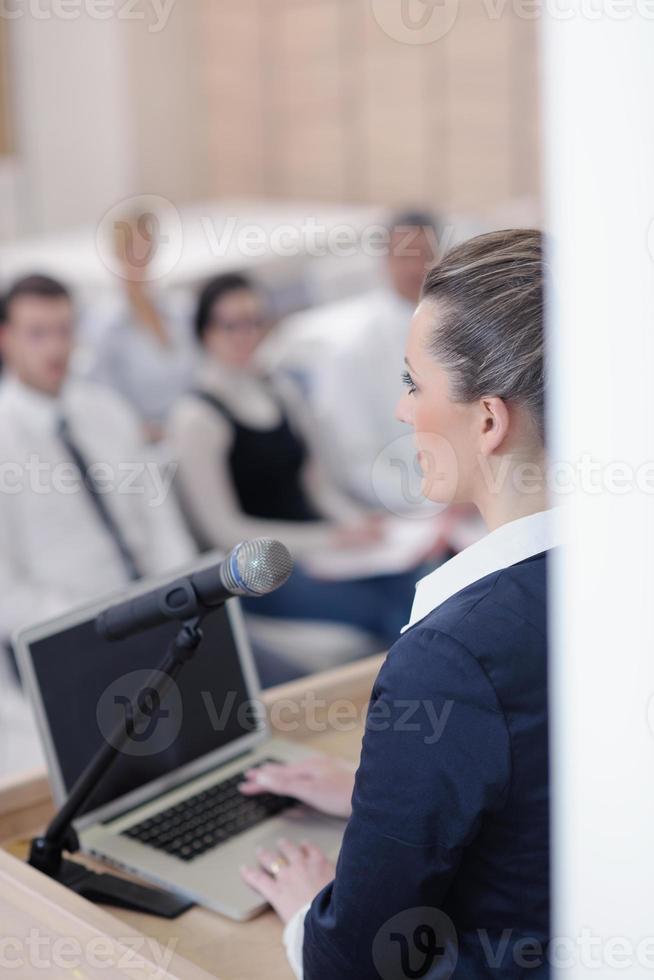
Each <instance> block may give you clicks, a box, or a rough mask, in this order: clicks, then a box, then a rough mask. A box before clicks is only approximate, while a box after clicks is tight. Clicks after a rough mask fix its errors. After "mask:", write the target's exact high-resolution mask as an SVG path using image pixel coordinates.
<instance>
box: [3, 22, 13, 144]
mask: <svg viewBox="0 0 654 980" xmlns="http://www.w3.org/2000/svg"><path fill="white" fill-rule="evenodd" d="M8 54H9V46H8V43H7V26H6V22H5V20H4V18H2V17H0V156H6V155H7V154H8V153H9V152H10V150H11V139H10V123H9V72H8Z"/></svg>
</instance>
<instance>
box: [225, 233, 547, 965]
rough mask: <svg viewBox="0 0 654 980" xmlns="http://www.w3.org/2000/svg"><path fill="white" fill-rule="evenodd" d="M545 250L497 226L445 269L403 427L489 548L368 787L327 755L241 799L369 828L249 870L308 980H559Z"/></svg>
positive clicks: (276, 773)
mask: <svg viewBox="0 0 654 980" xmlns="http://www.w3.org/2000/svg"><path fill="white" fill-rule="evenodd" d="M542 248H543V242H542V238H541V235H540V234H539V233H538V232H536V231H503V232H496V233H493V234H489V235H483V236H480V237H478V238H475V239H473V240H471V241H469V242H467V243H465V244H463V245H460V246H458V247H456V248H454V249H453V250H452V251H451V252H450V253H449V254H448V255H446V256H445V258H444V259H443V260H442V262H441V263H440V264H439V265H438V266H437V267H436V268H434V269H433V270H431V271H430V272H429V273H428V274H427V278H426V281H425V285H424V290H423V297H422V300H421V302H420V305H419V306H418V309H417V311H416V313H415V316H414V319H413V322H412V327H411V331H410V336H409V340H408V344H407V349H406V366H405V367H406V374H405V382H406V386H407V387H406V393H405V395H404V397H403V398H402V400H401V402H400V404H399V406H398V409H397V413H398V416H399V417H400V418H401V419H403V420H404V421H405V422H407V424H409V425H411V426H412V427H413V428H414V430H415V439H416V446H417V450H418V459H419V461H420V465H421V467H422V470H423V474H424V482H423V491H424V493H425V495H426V496H427V497H428V498H430V499H432V500H436V501H440V502H457V503H472V504H474V505H475V506H476V507H477V508H478V510H479V512H480V513H481V515H482V517H483V519H484V521H485V524H486V526H487V528H488V535H487V536H486V537H485V538H484V539H482V540H481V541H480V542H478V543H477V544H475V545H472V546H471V547H470V548H468V549H466V550H465V551H463V552H461V553H460V554H459V555H457V556H456V557H455V558H453V559H451V560H450V561H449V562H447V563H446V564H444V565H443V566H441V567H440V568H438V569H437V570H436V571H434V572H432V573H431V574H430V575H428V576H427V577H426V578H424V579H423V580H422V581H421V582H420V583H419V584H418V587H417V590H416V595H415V600H414V604H413V609H412V611H411V615H410V617H409V616H407V619H408V620H409V624H408V629H406V630H405V631H404V632H403V633H402V635H401V636H400V638H399V639H398V640H397V642H396V643H395V644H394V646H393V647H392V648H391V650H390V652H389V654H388V656H387V658H386V660H385V662H384V665H383V666H382V668H381V671H380V673H379V675H378V677H377V680H376V682H375V684H374V688H373V691H372V697H371V704H370V709H369V714H368V719H367V723H366V731H365V735H364V739H363V745H362V752H361V759H360V764H359V768H358V771H357V772H356V775H354V774H353V773H352V772H351V771H350V770H349V769H348V768H347V767H346V766H345V765H343V764H341V763H339V762H337V761H333V760H329V759H314V760H310V761H309V762H305V763H302V764H300V765H296V766H288V767H283V766H274V765H270V766H268V767H263V768H262V769H261V770H255V771H253V772H251V773H249V774H248V776H247V780H246V782H245V783H244V784H243V786H242V791H243V792H244V793H246V794H256V793H258V792H271V791H272V792H278V793H282V794H290V795H293V796H295V797H297V798H299V799H301V800H304V801H305V802H306V803H308V804H310V805H313V806H315V807H316V808H318V809H320V810H323V811H325V812H329V813H332V814H339V815H341V816H344V817H347V818H349V819H348V824H347V828H346V831H345V836H344V840H343V845H342V849H341V853H340V856H339V860H338V864H337V866H336V867H335V868H334V867H332V866H330V864H329V862H328V861H327V860H326V859H325V857H324V856H323V855H322V854H320V852H319V851H317V850H316V849H315V848H314V847H311V846H306V845H304V844H302V842H300V841H281V842H280V843H279V849H278V851H277V852H273V851H266V852H262V853H260V854H259V856H258V857H259V866H258V867H256V868H247V869H244V871H243V874H244V877H245V879H246V881H247V882H248V883H249V884H250V885H251V886H252V888H254V889H255V890H256V891H258V892H259V893H260V894H261V895H263V896H264V897H265V898H267V899H268V900H269V901H270V903H271V904H272V905H273V907H274V908H275V909H276V910H277V912H278V913H279V914H280V916H281V917H282V919H283V920H284V921H285V922H286V923H287V926H286V932H285V942H286V945H287V949H288V953H289V958H290V961H291V964H292V966H293V968H294V970H295V973H296V975H297V976H302V975H303V976H304V980H341V978H343V980H346V978H347V980H351V978H355V977H356V980H368V978H370V980H373V978H374V980H379V977H380V976H381V977H387V976H388V977H396V976H397V977H404V976H428V977H430V978H434V977H439V978H441V977H449V976H456V977H460V978H462V980H476V978H482V977H484V978H486V977H501V978H518V977H519V978H523V977H534V978H536V977H538V978H539V980H540V978H542V977H546V976H548V966H547V950H546V944H547V941H548V937H549V788H548V722H547V609H546V574H547V563H548V555H549V554H550V552H551V550H552V548H553V547H555V546H556V545H557V544H558V533H557V529H556V526H555V522H554V520H553V517H552V512H548V509H547V508H548V503H547V493H546V485H545V482H546V481H545V448H544V422H543V401H544V370H543V256H542ZM398 369H399V367H398Z"/></svg>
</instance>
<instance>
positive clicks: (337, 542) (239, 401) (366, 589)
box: [169, 274, 419, 645]
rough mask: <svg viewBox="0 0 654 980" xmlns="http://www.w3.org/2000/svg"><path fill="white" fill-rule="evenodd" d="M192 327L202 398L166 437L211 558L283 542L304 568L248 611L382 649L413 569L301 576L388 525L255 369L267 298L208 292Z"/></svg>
mask: <svg viewBox="0 0 654 980" xmlns="http://www.w3.org/2000/svg"><path fill="white" fill-rule="evenodd" d="M195 328H196V333H197V337H198V340H199V342H200V344H201V346H202V350H203V354H204V361H203V364H202V366H201V368H200V370H199V374H198V378H197V388H196V390H195V391H194V392H193V393H192V394H190V395H188V396H186V397H183V398H182V399H181V400H180V401H179V403H178V405H177V406H176V408H175V410H174V412H173V414H172V417H171V423H170V428H169V439H170V443H171V449H172V455H173V458H174V460H175V462H176V464H177V479H178V489H179V492H180V497H181V499H182V502H183V505H184V510H185V512H186V514H187V517H188V519H189V522H190V524H191V526H192V528H193V530H194V533H195V535H196V539H197V540H198V542H199V544H200V546H201V547H203V548H220V549H223V550H225V551H226V550H228V549H230V548H231V547H233V545H235V544H236V543H237V542H239V541H241V540H243V539H246V538H257V537H272V538H278V539H279V540H280V541H282V542H283V543H284V544H285V545H286V546H287V547H288V548H289V550H290V551H291V553H292V554H293V556H294V558H296V559H297V560H298V564H297V565H296V568H295V570H294V572H293V574H292V576H291V578H290V579H289V581H288V582H287V583H286V585H284V586H283V587H282V588H281V589H278V590H277V591H276V592H274V593H271V594H270V595H267V596H263V597H261V598H257V599H254V600H244V602H243V605H244V606H245V608H246V609H248V610H250V611H251V612H253V613H258V614H260V615H263V616H272V617H281V618H284V619H307V620H318V621H331V622H339V623H347V624H349V625H352V626H356V627H360V628H362V629H364V630H366V631H367V632H369V633H371V634H373V635H375V636H376V637H377V638H378V642H379V643H380V644H383V645H386V644H387V643H388V642H390V641H391V640H392V638H393V637H394V635H396V632H397V630H398V629H399V628H400V626H401V625H402V623H403V622H404V621H405V619H406V612H407V609H408V608H409V607H410V604H411V601H412V598H413V592H414V587H415V581H416V578H417V577H418V575H419V573H418V572H417V571H416V572H415V573H414V572H408V573H401V574H393V575H379V576H374V577H371V578H358V579H353V580H348V581H326V580H321V579H317V578H315V577H313V576H312V575H311V574H309V573H308V572H307V571H306V569H305V568H303V567H302V561H303V559H307V558H310V557H311V556H315V555H317V554H320V553H321V552H323V551H324V550H325V549H330V548H341V549H342V548H351V549H352V550H353V551H354V550H356V549H365V548H366V547H370V546H371V545H374V544H375V543H377V542H378V541H379V540H380V538H381V536H382V534H383V528H382V519H381V518H380V516H379V515H378V514H371V513H370V512H369V511H367V510H365V509H364V508H362V507H361V506H359V505H357V504H356V503H354V502H353V501H352V500H351V499H349V498H348V497H346V496H345V495H344V494H343V493H341V492H340V491H339V490H337V489H336V488H335V486H334V484H333V481H331V480H329V479H328V477H327V475H326V473H325V472H324V470H323V468H322V466H321V465H320V462H319V454H318V452H317V434H316V432H315V429H314V427H313V426H312V425H311V423H310V420H309V418H308V414H309V413H308V412H307V410H306V406H305V405H304V403H303V402H302V401H301V400H300V399H299V396H298V394H297V392H296V391H294V389H293V386H292V385H290V384H283V383H282V381H281V380H280V379H278V380H277V381H276V382H275V383H273V382H272V381H271V380H270V379H269V378H268V377H267V376H266V375H265V374H264V373H263V372H262V371H261V369H260V368H259V367H258V366H257V361H256V352H257V350H258V348H259V345H260V344H261V342H262V340H263V338H264V337H265V335H266V333H267V332H268V329H269V322H268V318H267V315H266V309H265V303H264V298H263V296H262V293H261V292H260V290H258V289H257V288H256V287H255V286H254V285H253V284H252V283H251V282H250V280H249V279H247V278H246V277H244V276H242V275H238V274H226V275H222V276H219V277H218V278H216V279H214V280H213V281H211V282H210V283H208V285H207V286H206V287H205V289H204V290H203V292H202V294H201V296H200V298H199V302H198V307H197V313H196V318H195Z"/></svg>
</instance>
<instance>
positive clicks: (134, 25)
mask: <svg viewBox="0 0 654 980" xmlns="http://www.w3.org/2000/svg"><path fill="white" fill-rule="evenodd" d="M403 3H405V4H407V5H408V9H410V10H411V11H412V13H413V14H414V15H415V14H416V12H417V13H418V14H419V13H420V12H421V11H422V12H423V13H424V12H425V10H426V11H427V12H429V10H430V9H431V8H430V4H433V5H434V12H435V14H437V15H438V16H440V17H446V18H448V22H449V19H451V28H450V29H449V30H448V31H447V33H446V34H445V36H443V37H442V38H440V39H439V40H437V41H434V42H433V43H429V44H407V43H402V42H401V41H400V40H398V39H397V38H396V37H394V36H389V33H388V32H387V31H385V30H384V29H383V27H382V26H381V23H380V22H386V19H387V18H388V17H391V18H392V17H397V10H398V9H400V7H401V5H402V4H403ZM40 4H41V8H42V9H48V8H49V7H52V10H53V11H54V9H55V7H54V5H53V4H52V2H51V0H40ZM412 5H413V6H412ZM514 6H518V5H510V4H509V3H508V0H507V2H506V3H505V2H504V0H192V2H189V0H176V2H174V3H173V5H172V7H171V8H170V11H169V17H168V19H167V21H166V24H165V26H164V27H163V29H162V30H160V31H157V32H153V31H152V30H151V29H150V27H151V18H148V17H147V16H145V14H144V17H143V19H142V20H140V21H139V20H124V19H120V18H119V17H114V18H111V19H108V20H106V21H105V20H102V21H98V20H94V19H92V18H90V17H89V16H80V17H79V18H77V19H75V20H62V19H61V18H57V17H56V16H52V17H50V18H49V19H47V18H46V19H41V18H34V17H30V16H27V15H26V16H23V17H22V18H20V19H15V20H10V21H5V20H4V19H3V18H0V44H1V43H2V40H3V36H2V35H3V32H6V33H8V41H9V48H10V52H9V53H10V54H11V58H10V59H9V64H10V71H9V84H8V92H7V91H6V89H5V86H4V85H2V83H1V82H0V158H1V155H2V148H3V147H5V148H6V147H7V140H8V132H9V131H10V132H11V139H12V152H13V153H14V160H13V161H12V168H13V170H14V179H13V183H12V184H11V186H12V187H13V188H15V189H16V190H15V191H14V192H13V193H12V194H10V195H8V194H7V193H5V191H4V190H3V186H4V185H2V184H0V198H3V200H0V206H3V207H4V205H6V204H8V203H9V197H12V201H13V207H14V209H15V212H16V220H15V222H14V226H15V228H17V230H18V232H19V233H22V232H27V233H29V232H41V231H54V230H59V229H65V228H72V227H76V226H79V225H81V224H84V223H95V222H97V221H98V220H99V218H100V217H101V216H102V215H103V214H104V213H105V212H106V211H107V209H108V208H110V207H112V206H113V205H114V204H115V203H116V202H117V201H120V200H122V199H124V198H126V197H128V196H131V195H137V194H160V195H163V196H164V197H167V198H168V199H170V200H171V201H173V202H174V203H175V204H177V205H184V204H187V203H190V202H193V201H198V200H202V199H206V198H210V197H218V198H220V197H223V196H233V195H247V196H265V197H273V198H295V199H318V200H325V201H357V202H364V203H365V202H371V203H375V204H376V203H381V204H389V205H394V204H400V203H402V204H404V203H425V204H430V205H433V206H435V207H439V208H442V209H446V210H454V211H467V212H471V213H474V212H476V211H479V210H483V209H487V208H489V207H492V206H494V205H503V204H505V203H506V202H507V201H510V200H512V199H515V198H525V197H529V198H532V197H537V196H538V189H539V174H538V163H537V161H538V157H539V147H538V90H537V76H538V58H537V43H536V38H537V29H538V25H537V23H534V22H533V21H532V20H524V19H521V18H520V17H519V16H518V14H517V13H516V11H515V10H514V9H513V7H514ZM141 8H143V9H144V11H146V12H147V10H148V9H149V8H148V5H147V3H146V2H145V0H143V3H142V4H141ZM116 9H118V8H116ZM380 12H381V13H380ZM391 33H392V32H391ZM2 64H3V65H6V59H4V58H3V59H2ZM0 74H1V72H0ZM7 104H8V105H9V109H10V116H11V119H10V126H9V127H8V126H7V124H6V113H5V112H4V111H3V108H2V107H3V106H5V105H7ZM7 186H10V185H7ZM5 198H6V200H4V199H5ZM5 210H6V208H5ZM1 235H2V228H1V227H0V236H1Z"/></svg>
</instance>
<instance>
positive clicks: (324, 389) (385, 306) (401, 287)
mask: <svg viewBox="0 0 654 980" xmlns="http://www.w3.org/2000/svg"><path fill="white" fill-rule="evenodd" d="M439 242H440V228H439V225H438V223H437V220H436V218H435V217H434V216H433V215H431V214H429V213H423V212H413V211H411V212H409V211H407V212H405V213H402V214H397V215H395V217H393V218H392V220H391V221H390V222H389V225H388V254H387V257H386V260H385V278H386V281H385V283H384V285H383V286H382V287H381V288H380V289H377V290H373V291H371V292H369V293H366V294H365V295H364V296H360V297H357V298H356V299H354V300H351V301H350V302H349V303H342V304H339V306H338V307H332V308H331V310H329V309H325V310H323V311H321V312H322V313H324V315H326V316H329V315H330V313H331V315H332V316H333V320H334V323H335V325H336V323H338V324H339V327H338V330H339V340H338V341H337V342H336V343H335V344H334V345H333V347H332V349H331V350H330V353H329V354H328V356H326V357H325V358H324V360H322V362H321V363H320V365H319V366H318V367H317V370H316V373H315V381H314V386H313V391H312V402H313V406H314V411H315V414H316V419H317V421H318V422H319V423H320V426H321V431H322V433H323V437H324V440H325V449H326V452H327V453H328V455H329V459H330V463H331V468H332V473H333V476H334V477H336V478H337V479H338V480H339V481H340V483H341V485H342V487H343V488H344V489H345V490H347V491H349V492H350V493H351V494H352V495H353V496H354V497H356V498H357V499H358V500H360V501H361V502H363V503H365V504H368V505H369V506H372V507H379V506H380V505H381V506H383V507H388V508H390V509H392V510H394V511H397V512H402V511H410V510H412V509H413V508H414V507H415V506H416V504H417V500H416V499H414V498H413V495H412V492H411V489H410V487H411V480H410V479H409V477H410V476H411V472H412V468H413V465H414V455H415V451H414V449H413V446H412V440H411V438H410V436H409V435H408V433H407V429H406V426H404V425H402V423H401V422H398V421H397V419H396V418H395V412H394V406H395V404H396V402H397V400H398V398H399V396H400V394H401V390H402V371H403V369H404V367H403V366H404V346H405V343H406V337H407V333H408V331H409V324H410V322H411V317H412V316H413V314H414V312H415V309H416V306H417V305H418V301H419V299H420V290H421V288H422V283H423V280H424V278H425V272H426V270H427V269H428V268H429V267H430V266H431V265H433V263H434V262H435V261H436V260H437V258H438V255H439V247H440V246H439ZM340 324H348V325H349V326H348V329H347V330H345V331H344V330H342V329H341V328H340ZM397 440H399V442H398V441H397ZM380 454H390V456H389V459H388V460H386V459H385V457H384V456H382V458H380Z"/></svg>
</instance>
